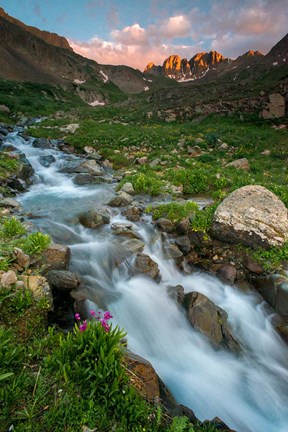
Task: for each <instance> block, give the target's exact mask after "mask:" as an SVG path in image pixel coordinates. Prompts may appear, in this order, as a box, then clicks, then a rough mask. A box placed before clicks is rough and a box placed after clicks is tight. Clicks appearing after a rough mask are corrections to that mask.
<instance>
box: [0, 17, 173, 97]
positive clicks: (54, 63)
mask: <svg viewBox="0 0 288 432" xmlns="http://www.w3.org/2000/svg"><path fill="white" fill-rule="evenodd" d="M0 78H3V79H6V80H11V81H20V82H25V81H26V82H27V81H28V82H35V83H45V84H52V85H56V86H62V87H63V88H64V89H65V90H68V91H72V92H74V93H76V94H77V95H78V96H80V97H81V98H82V99H83V100H85V101H86V102H87V103H91V104H93V103H95V104H96V102H101V103H103V102H105V101H109V99H110V98H113V100H115V98H116V99H117V98H120V99H121V98H122V99H123V97H125V95H124V93H127V94H129V93H140V92H143V91H148V90H150V88H151V89H155V88H159V86H161V85H162V84H163V86H164V87H165V85H167V86H170V83H169V82H168V81H171V80H166V81H167V83H166V84H165V80H163V78H161V79H160V78H157V79H154V78H153V79H147V77H146V76H145V75H143V74H142V73H141V72H140V71H139V70H135V69H133V68H131V67H128V66H110V65H100V64H98V63H97V62H96V61H94V60H90V59H87V58H85V57H82V56H81V55H79V54H76V53H74V51H73V50H72V48H71V47H70V45H69V43H68V41H67V40H66V39H65V38H64V37H61V36H58V35H57V34H55V33H49V32H46V31H42V30H39V29H37V28H35V27H30V26H27V25H25V24H24V23H22V22H21V21H19V20H17V19H15V18H12V17H10V16H9V15H8V14H6V13H5V11H4V10H3V9H2V8H0ZM157 80H158V81H159V80H160V81H161V83H160V84H159V83H157Z"/></svg>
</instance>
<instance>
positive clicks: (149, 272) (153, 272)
mask: <svg viewBox="0 0 288 432" xmlns="http://www.w3.org/2000/svg"><path fill="white" fill-rule="evenodd" d="M129 273H130V275H132V276H135V275H139V274H142V275H144V276H148V277H150V278H152V279H154V280H156V281H159V280H160V279H161V276H160V270H159V267H158V264H157V263H156V262H155V261H153V260H152V259H151V258H150V257H149V256H148V255H145V254H143V253H137V255H136V256H135V260H134V262H133V264H132V266H131V267H130V269H129Z"/></svg>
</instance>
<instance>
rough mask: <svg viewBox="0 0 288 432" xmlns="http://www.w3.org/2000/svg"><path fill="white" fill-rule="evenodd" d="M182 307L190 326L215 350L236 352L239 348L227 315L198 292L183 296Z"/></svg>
mask: <svg viewBox="0 0 288 432" xmlns="http://www.w3.org/2000/svg"><path fill="white" fill-rule="evenodd" d="M184 306H185V307H186V309H187V315H188V319H189V321H190V323H191V324H192V326H193V327H194V328H195V329H196V330H198V331H200V333H202V334H203V335H205V336H207V337H208V339H209V340H210V341H211V343H212V345H213V346H214V347H215V348H220V347H225V348H228V349H229V350H230V351H234V352H238V351H239V350H240V346H239V344H238V342H237V341H236V339H235V338H234V337H233V335H232V333H231V330H230V328H229V326H228V324H227V318H228V315H227V313H226V312H225V311H224V310H223V309H221V308H219V307H218V306H216V305H215V304H214V303H213V302H212V301H211V300H210V299H209V298H208V297H206V296H205V295H203V294H200V293H198V292H191V293H188V294H186V295H185V298H184Z"/></svg>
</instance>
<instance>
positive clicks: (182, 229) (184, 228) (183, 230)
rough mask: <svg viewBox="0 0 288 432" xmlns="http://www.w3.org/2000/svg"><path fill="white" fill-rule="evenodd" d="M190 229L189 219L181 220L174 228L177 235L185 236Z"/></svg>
mask: <svg viewBox="0 0 288 432" xmlns="http://www.w3.org/2000/svg"><path fill="white" fill-rule="evenodd" d="M190 228H191V222H190V219H189V218H184V219H182V220H181V221H180V222H179V224H178V225H177V226H176V231H177V233H179V234H183V235H186V234H188V232H189V230H190Z"/></svg>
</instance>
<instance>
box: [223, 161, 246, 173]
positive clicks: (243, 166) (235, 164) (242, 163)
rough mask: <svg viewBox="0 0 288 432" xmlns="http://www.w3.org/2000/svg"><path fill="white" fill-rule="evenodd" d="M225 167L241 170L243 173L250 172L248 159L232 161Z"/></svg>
mask: <svg viewBox="0 0 288 432" xmlns="http://www.w3.org/2000/svg"><path fill="white" fill-rule="evenodd" d="M226 167H234V168H236V169H241V170H244V171H249V170H250V165H249V162H248V159H246V158H242V159H237V160H234V161H232V162H230V163H228V164H227V165H226Z"/></svg>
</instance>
